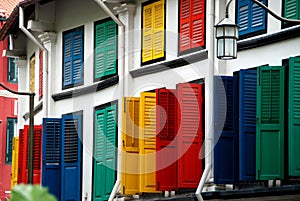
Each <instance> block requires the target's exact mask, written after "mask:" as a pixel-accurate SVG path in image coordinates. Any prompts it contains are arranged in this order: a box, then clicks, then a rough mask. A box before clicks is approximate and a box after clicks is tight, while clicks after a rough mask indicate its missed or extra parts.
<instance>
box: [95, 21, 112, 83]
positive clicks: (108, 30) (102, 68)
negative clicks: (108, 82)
mask: <svg viewBox="0 0 300 201" xmlns="http://www.w3.org/2000/svg"><path fill="white" fill-rule="evenodd" d="M116 36H117V25H116V23H115V22H114V21H112V20H111V19H109V20H106V21H99V22H96V23H95V43H94V45H95V53H94V54H95V55H94V81H97V80H100V79H103V78H105V77H107V76H111V75H115V74H116V73H117V37H116Z"/></svg>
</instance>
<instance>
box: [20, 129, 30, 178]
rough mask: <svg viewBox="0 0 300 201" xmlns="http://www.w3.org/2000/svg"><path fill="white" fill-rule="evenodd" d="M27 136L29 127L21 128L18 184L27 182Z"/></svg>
mask: <svg viewBox="0 0 300 201" xmlns="http://www.w3.org/2000/svg"><path fill="white" fill-rule="evenodd" d="M27 136H28V129H26V126H25V127H24V129H20V130H19V150H22V151H19V157H18V184H21V183H26V180H27V179H26V160H27V154H28V153H27V144H28V141H27V139H28V138H27Z"/></svg>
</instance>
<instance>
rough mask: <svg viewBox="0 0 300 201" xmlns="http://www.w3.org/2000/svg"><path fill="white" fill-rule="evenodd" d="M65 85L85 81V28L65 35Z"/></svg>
mask: <svg viewBox="0 0 300 201" xmlns="http://www.w3.org/2000/svg"><path fill="white" fill-rule="evenodd" d="M63 44H64V62H63V63H64V68H63V76H64V77H63V86H64V87H66V86H69V85H72V84H78V83H82V82H83V29H82V28H81V29H77V30H76V31H74V32H71V33H68V34H65V35H64V41H63Z"/></svg>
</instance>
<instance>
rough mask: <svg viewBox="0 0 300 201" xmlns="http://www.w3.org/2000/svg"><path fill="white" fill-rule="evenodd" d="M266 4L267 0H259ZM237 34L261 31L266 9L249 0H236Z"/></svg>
mask: <svg viewBox="0 0 300 201" xmlns="http://www.w3.org/2000/svg"><path fill="white" fill-rule="evenodd" d="M259 1H260V2H261V3H263V4H265V5H266V4H267V0H259ZM237 21H238V25H239V26H240V28H239V35H240V36H242V35H245V34H249V33H254V32H257V31H262V30H264V29H265V28H266V11H265V10H264V9H263V8H261V7H260V6H259V5H257V4H256V3H254V2H252V1H251V0H238V17H237Z"/></svg>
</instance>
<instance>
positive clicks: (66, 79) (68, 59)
mask: <svg viewBox="0 0 300 201" xmlns="http://www.w3.org/2000/svg"><path fill="white" fill-rule="evenodd" d="M71 84H72V34H70V33H69V34H66V35H64V70H63V86H68V85H71Z"/></svg>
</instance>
